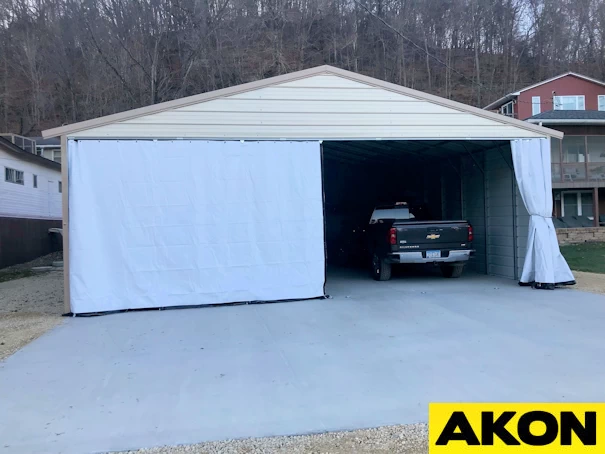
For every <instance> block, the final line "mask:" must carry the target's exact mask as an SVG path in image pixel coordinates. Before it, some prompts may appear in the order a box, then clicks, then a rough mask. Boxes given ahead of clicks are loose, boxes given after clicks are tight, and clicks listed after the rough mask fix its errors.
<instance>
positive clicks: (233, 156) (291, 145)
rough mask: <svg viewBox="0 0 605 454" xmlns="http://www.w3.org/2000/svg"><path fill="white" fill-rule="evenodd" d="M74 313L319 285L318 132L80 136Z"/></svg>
mask: <svg viewBox="0 0 605 454" xmlns="http://www.w3.org/2000/svg"><path fill="white" fill-rule="evenodd" d="M68 152H69V162H70V178H69V185H70V188H69V189H70V192H69V211H70V223H69V235H70V241H71V244H70V249H69V259H70V265H71V266H70V290H71V298H70V299H71V308H72V312H73V313H91V312H105V311H115V310H124V309H137V308H154V307H168V306H192V305H207V304H220V303H230V302H241V301H246V302H248V301H276V300H284V299H287V300H289V299H305V298H314V297H321V296H323V295H324V282H325V257H324V230H323V228H324V227H323V226H324V220H323V194H322V182H321V152H320V146H319V143H318V142H286V141H280V142H239V141H237V142H236V141H226V142H222V141H221V142H219V141H201V140H192V141H186V140H159V141H151V140H79V141H73V140H72V141H69V143H68Z"/></svg>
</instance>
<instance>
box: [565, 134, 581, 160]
mask: <svg viewBox="0 0 605 454" xmlns="http://www.w3.org/2000/svg"><path fill="white" fill-rule="evenodd" d="M563 162H586V142H585V141H584V136H565V137H563Z"/></svg>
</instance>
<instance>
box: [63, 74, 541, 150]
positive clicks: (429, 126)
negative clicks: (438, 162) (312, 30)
mask: <svg viewBox="0 0 605 454" xmlns="http://www.w3.org/2000/svg"><path fill="white" fill-rule="evenodd" d="M503 121H504V120H503ZM69 136H70V137H74V138H84V137H87V138H104V137H111V138H141V139H144V138H198V139H219V140H221V139H251V140H255V139H257V140H258V139H261V140H262V139H265V140H274V139H293V140H296V139H326V140H328V139H375V138H385V139H386V138H393V139H395V138H396V139H406V138H414V139H438V138H460V139H467V138H483V139H493V138H522V137H536V136H537V133H536V132H533V131H530V130H527V129H522V128H519V127H517V126H513V125H510V124H504V123H500V122H499V121H497V120H496V119H492V118H486V117H483V116H480V115H476V114H473V113H469V112H464V111H462V110H460V109H456V108H453V107H449V106H445V105H442V104H439V103H435V102H432V101H428V100H422V99H418V98H415V97H412V96H407V95H403V94H400V93H397V92H395V91H391V90H388V89H385V88H378V87H373V86H370V85H366V84H364V83H361V82H357V81H352V80H350V79H347V78H345V77H340V76H335V75H326V74H319V75H316V76H311V77H307V78H304V79H299V80H295V81H292V82H286V83H283V84H281V85H274V86H268V87H264V88H258V89H256V90H252V91H247V92H243V93H239V94H235V95H231V96H229V95H226V96H225V97H222V98H217V99H210V100H208V101H203V102H199V103H197V104H192V105H188V106H184V107H178V106H177V107H174V108H173V109H169V110H166V111H162V112H157V113H152V114H149V115H146V116H140V117H137V118H132V119H129V120H125V121H121V122H115V123H111V124H107V125H105V126H100V127H97V128H93V129H88V130H85V131H80V132H75V133H72V134H69Z"/></svg>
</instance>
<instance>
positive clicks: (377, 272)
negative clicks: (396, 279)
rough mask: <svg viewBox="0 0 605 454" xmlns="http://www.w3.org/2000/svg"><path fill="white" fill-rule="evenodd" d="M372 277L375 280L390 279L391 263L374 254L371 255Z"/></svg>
mask: <svg viewBox="0 0 605 454" xmlns="http://www.w3.org/2000/svg"><path fill="white" fill-rule="evenodd" d="M372 277H373V278H374V280H377V281H388V280H389V279H391V264H390V263H387V262H385V261H384V260H381V259H380V258H379V257H378V256H377V255H376V254H374V256H373V257H372Z"/></svg>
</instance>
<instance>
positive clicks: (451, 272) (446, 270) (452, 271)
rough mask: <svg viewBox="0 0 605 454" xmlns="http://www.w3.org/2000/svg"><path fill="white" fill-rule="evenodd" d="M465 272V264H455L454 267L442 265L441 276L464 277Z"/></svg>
mask: <svg viewBox="0 0 605 454" xmlns="http://www.w3.org/2000/svg"><path fill="white" fill-rule="evenodd" d="M463 270H464V263H454V264H453V265H446V264H443V265H441V274H443V277H448V278H457V277H460V276H462V271H463Z"/></svg>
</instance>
